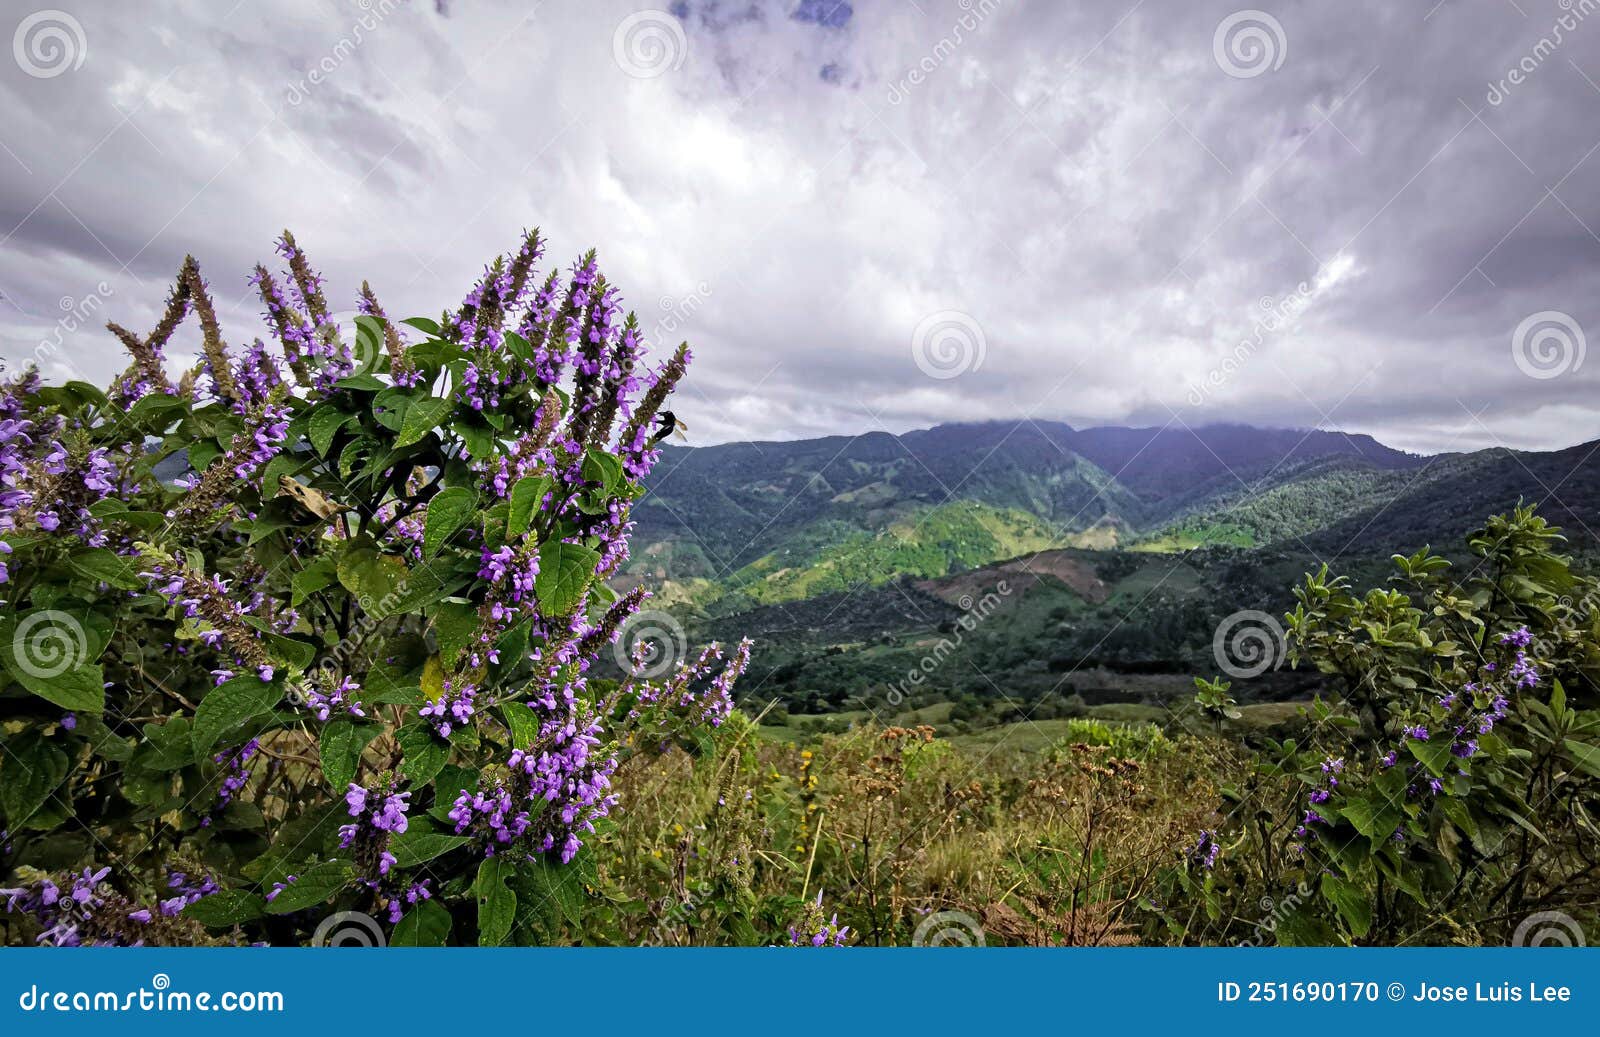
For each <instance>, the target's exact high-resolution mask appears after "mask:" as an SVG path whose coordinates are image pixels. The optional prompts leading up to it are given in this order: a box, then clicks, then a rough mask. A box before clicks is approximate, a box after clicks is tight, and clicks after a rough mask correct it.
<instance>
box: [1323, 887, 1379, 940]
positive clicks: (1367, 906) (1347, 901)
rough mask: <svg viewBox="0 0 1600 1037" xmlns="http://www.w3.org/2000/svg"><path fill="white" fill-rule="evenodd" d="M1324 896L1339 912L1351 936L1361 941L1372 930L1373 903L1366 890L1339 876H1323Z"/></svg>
mask: <svg viewBox="0 0 1600 1037" xmlns="http://www.w3.org/2000/svg"><path fill="white" fill-rule="evenodd" d="M1322 895H1323V896H1324V897H1326V898H1327V899H1328V902H1329V903H1331V904H1332V905H1333V906H1334V909H1335V910H1336V911H1338V912H1339V917H1340V918H1341V919H1343V920H1344V924H1345V927H1346V928H1347V929H1349V930H1350V935H1352V936H1354V937H1355V938H1356V939H1358V940H1359V939H1361V938H1362V937H1363V936H1365V935H1367V930H1369V929H1371V928H1372V901H1371V900H1370V899H1369V898H1368V897H1367V893H1366V890H1364V889H1362V888H1361V887H1360V886H1358V885H1356V884H1355V883H1353V882H1350V881H1347V880H1345V879H1342V878H1339V877H1338V876H1337V875H1323V876H1322Z"/></svg>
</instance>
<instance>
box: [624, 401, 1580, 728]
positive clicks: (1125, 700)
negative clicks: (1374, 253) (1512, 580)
mask: <svg viewBox="0 0 1600 1037" xmlns="http://www.w3.org/2000/svg"><path fill="white" fill-rule="evenodd" d="M1597 458H1600V442H1595V443H1588V444H1583V445H1581V446H1576V447H1571V448H1569V449H1566V450H1558V451H1549V452H1524V451H1513V450H1506V449H1492V450H1481V451H1477V452H1473V453H1462V454H1441V455H1435V456H1431V457H1421V456H1417V455H1415V454H1409V453H1406V452H1404V451H1400V450H1395V449H1392V448H1390V447H1387V446H1385V445H1383V444H1382V443H1379V442H1377V441H1376V440H1374V439H1372V438H1371V437H1369V436H1362V435H1351V434H1346V433H1342V432H1329V431H1320V430H1304V429H1272V428H1252V427H1248V426H1243V425H1216V426H1208V427H1203V428H1197V429H1189V428H1184V427H1169V428H1161V429H1156V428H1143V429H1133V428H1089V429H1076V428H1072V427H1071V426H1068V425H1065V424H1060V423H1053V422H1034V421H1025V422H1016V423H988V424H955V425H941V426H938V427H937V428H932V429H927V430H925V431H917V432H909V433H906V434H904V435H898V436H897V435H891V434H889V433H887V432H871V433H867V434H864V435H859V436H830V437H826V438H822V439H811V440H803V441H797V442H761V443H730V444H725V445H718V446H709V447H689V448H683V447H666V448H665V449H664V450H663V456H662V459H661V461H660V463H659V464H658V465H657V466H656V468H655V471H654V472H653V473H652V474H651V476H650V478H649V480H648V481H647V490H648V492H647V494H646V495H645V496H644V497H643V498H641V500H640V501H639V503H638V504H637V505H636V507H635V509H634V512H633V516H634V519H635V521H636V527H635V530H634V536H633V554H632V558H631V559H630V561H629V563H628V565H627V567H626V569H625V570H624V573H623V574H622V577H621V578H620V580H619V581H618V582H620V583H623V584H642V585H645V586H647V587H648V588H650V590H651V591H652V592H653V593H654V595H655V598H654V601H653V604H652V606H651V607H653V608H664V609H666V610H667V611H669V612H671V613H672V614H673V615H674V616H675V617H677V618H678V620H679V621H681V623H682V624H683V625H684V626H685V628H686V630H687V633H688V635H689V636H690V637H691V638H692V639H693V640H696V641H698V640H702V639H708V638H718V639H723V640H730V639H735V638H738V637H741V636H746V635H748V636H751V637H754V638H755V639H756V643H757V650H756V653H755V655H754V657H753V659H752V663H751V668H750V673H749V675H748V676H747V678H746V680H745V681H744V682H743V683H742V684H741V687H742V688H743V689H744V695H745V697H747V698H753V699H756V700H758V703H757V704H758V705H759V700H767V701H775V702H781V703H782V704H783V706H784V708H785V710H786V711H787V712H788V713H790V714H798V715H801V716H802V717H803V716H804V715H805V714H828V716H822V717H811V718H809V719H808V720H806V721H805V723H808V724H810V723H822V724H828V725H835V724H845V723H849V722H851V721H852V720H853V719H855V718H856V717H858V716H861V715H865V714H864V713H863V711H865V712H866V713H871V714H873V715H876V716H878V717H879V718H880V719H884V720H886V721H888V720H892V721H894V722H896V723H923V722H937V723H938V724H940V725H941V726H943V727H951V726H953V727H954V729H955V730H957V731H961V730H967V731H972V732H979V731H982V730H985V729H987V728H988V727H991V726H993V725H997V724H999V725H1003V724H1008V723H1021V722H1025V723H1026V724H1027V725H1029V726H1030V728H1031V727H1032V726H1033V725H1036V724H1037V723H1038V722H1039V721H1040V720H1041V719H1048V718H1050V717H1061V718H1064V717H1073V716H1083V715H1089V716H1097V717H1109V718H1119V717H1120V718H1128V717H1139V716H1143V717H1146V718H1149V717H1152V716H1159V715H1161V714H1162V712H1163V711H1166V710H1170V709H1172V708H1174V707H1175V706H1177V707H1181V706H1182V704H1183V703H1185V702H1188V701H1189V699H1190V698H1191V696H1192V691H1193V689H1192V686H1191V685H1192V678H1193V677H1194V676H1195V675H1197V674H1198V675H1207V674H1213V673H1218V672H1219V666H1220V664H1221V660H1220V659H1219V658H1218V655H1217V652H1218V649H1217V646H1216V640H1215V638H1216V634H1217V631H1218V630H1219V629H1221V628H1222V624H1223V623H1224V617H1228V616H1230V614H1232V613H1235V612H1238V611H1240V610H1251V611H1252V614H1254V615H1257V616H1261V615H1265V616H1281V615H1282V614H1283V613H1284V612H1285V611H1287V610H1288V609H1289V608H1291V607H1292V605H1293V599H1292V595H1291V588H1292V587H1293V586H1294V585H1295V584H1296V583H1297V582H1298V580H1299V577H1300V576H1301V574H1303V573H1305V572H1306V571H1308V570H1311V569H1314V568H1316V567H1317V566H1319V565H1320V564H1322V563H1324V562H1326V563H1328V564H1329V565H1330V566H1332V567H1333V568H1334V570H1335V571H1336V572H1341V573H1344V574H1346V575H1349V576H1350V577H1351V578H1352V579H1353V580H1355V582H1356V583H1357V585H1358V586H1362V585H1364V586H1371V585H1375V584H1376V583H1378V582H1380V581H1382V580H1383V579H1384V578H1385V575H1386V573H1387V572H1388V571H1389V568H1390V563H1389V557H1390V556H1391V555H1392V554H1393V553H1395V552H1399V551H1405V552H1407V553H1410V552H1413V551H1415V550H1417V549H1418V548H1420V547H1422V546H1424V545H1430V546H1432V547H1433V548H1434V549H1435V550H1436V551H1439V552H1441V553H1444V554H1446V555H1451V556H1454V557H1456V558H1458V559H1459V558H1461V557H1463V556H1464V553H1465V545H1464V537H1465V535H1466V534H1467V533H1469V532H1470V531H1471V530H1472V529H1474V528H1476V527H1477V526H1478V525H1480V524H1481V523H1482V521H1483V520H1484V519H1485V518H1486V517H1487V516H1489V515H1491V514H1494V513H1496V512H1501V511H1505V510H1507V509H1509V508H1512V507H1514V506H1515V505H1517V504H1518V503H1519V502H1520V501H1526V502H1530V503H1534V504H1536V505H1538V506H1539V510H1540V511H1541V513H1542V514H1544V515H1545V517H1546V518H1548V519H1549V520H1550V521H1552V522H1554V523H1555V524H1557V525H1559V526H1561V527H1563V528H1564V530H1565V532H1566V534H1567V536H1568V539H1569V543H1568V547H1569V549H1570V550H1571V551H1572V552H1573V553H1574V554H1578V555H1580V556H1585V555H1590V556H1591V557H1589V558H1581V559H1580V564H1591V565H1592V562H1593V557H1600V555H1594V554H1593V553H1594V552H1596V551H1597V549H1600V538H1597V537H1596V536H1595V535H1594V533H1593V532H1592V531H1593V530H1595V529H1600V460H1597ZM983 602H988V603H990V605H992V608H989V609H988V610H987V611H985V609H984V608H983V607H982V606H981V605H979V604H978V603H983ZM979 613H982V615H981V616H979ZM975 619H981V621H975ZM1280 662H1281V657H1280ZM930 663H931V665H930ZM913 672H915V673H917V674H918V677H917V679H916V680H915V681H910V680H909V675H910V674H912V673H913ZM1321 680H1323V678H1321V677H1320V676H1319V675H1316V674H1309V673H1305V672H1301V671H1296V670H1294V669H1293V668H1291V667H1289V666H1287V665H1286V664H1284V665H1279V666H1274V667H1272V668H1270V669H1268V670H1266V671H1265V672H1261V673H1258V674H1253V675H1251V676H1249V678H1248V679H1245V680H1236V681H1235V683H1236V684H1237V685H1238V686H1237V687H1236V688H1235V689H1234V693H1235V694H1236V695H1237V696H1238V698H1239V700H1240V701H1241V702H1242V703H1245V704H1246V713H1247V716H1256V717H1259V716H1261V715H1263V714H1264V715H1266V716H1268V717H1269V718H1272V719H1273V722H1284V723H1287V722H1288V721H1285V720H1283V718H1284V717H1285V716H1287V715H1289V714H1292V713H1294V712H1295V709H1294V708H1293V707H1289V706H1286V705H1280V703H1285V702H1294V701H1304V700H1305V699H1306V698H1309V697H1310V696H1311V695H1312V694H1313V693H1316V692H1318V691H1319V690H1322V685H1321V684H1320V683H1319V682H1320V681H1321ZM1141 711H1142V712H1141ZM1252 711H1253V712H1252ZM797 722H798V721H797ZM1062 722H1065V721H1062Z"/></svg>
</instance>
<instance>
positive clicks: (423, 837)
mask: <svg viewBox="0 0 1600 1037" xmlns="http://www.w3.org/2000/svg"><path fill="white" fill-rule="evenodd" d="M469 842H471V840H470V839H468V838H467V837H466V836H464V835H449V834H447V833H445V832H435V831H429V830H428V829H426V828H423V827H421V826H420V825H418V824H416V823H413V824H412V825H411V827H410V828H408V829H406V830H405V831H404V832H401V833H400V834H399V835H397V836H395V837H394V838H393V839H390V840H389V852H390V853H392V854H394V860H395V864H396V865H397V866H399V867H402V868H413V867H416V866H417V865H418V864H426V863H427V862H428V861H431V860H433V859H434V858H435V857H438V856H440V855H441V854H445V853H449V852H450V851H451V850H453V849H455V848H456V847H458V846H465V845H466V844H467V843H469Z"/></svg>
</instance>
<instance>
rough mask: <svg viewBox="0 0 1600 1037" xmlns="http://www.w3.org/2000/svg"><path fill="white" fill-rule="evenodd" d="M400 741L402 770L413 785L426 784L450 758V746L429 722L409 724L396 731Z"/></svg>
mask: <svg viewBox="0 0 1600 1037" xmlns="http://www.w3.org/2000/svg"><path fill="white" fill-rule="evenodd" d="M395 739H396V740H397V741H398V742H399V743H400V754H401V756H402V760H401V763H400V772H401V773H402V774H404V775H405V777H406V780H407V781H409V782H411V784H412V785H413V786H420V785H426V784H427V783H428V782H430V781H432V780H433V779H434V778H435V777H436V776H437V775H438V773H439V770H440V768H442V767H443V766H444V765H445V762H446V761H447V760H448V759H449V758H450V746H449V745H448V744H446V743H445V742H443V741H441V740H440V739H439V737H438V736H437V735H435V734H434V732H433V728H432V727H431V726H429V725H427V724H409V725H407V726H405V727H402V728H401V729H400V730H399V732H397V733H396V735H395Z"/></svg>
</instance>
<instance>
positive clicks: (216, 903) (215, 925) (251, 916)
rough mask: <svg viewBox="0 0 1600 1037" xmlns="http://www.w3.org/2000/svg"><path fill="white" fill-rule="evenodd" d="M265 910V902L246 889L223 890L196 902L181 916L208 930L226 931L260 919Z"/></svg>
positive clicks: (185, 909) (184, 910) (258, 895)
mask: <svg viewBox="0 0 1600 1037" xmlns="http://www.w3.org/2000/svg"><path fill="white" fill-rule="evenodd" d="M266 908H267V902H266V900H264V899H263V898H262V897H261V896H260V894H257V893H252V892H250V891H249V890H248V889H223V890H218V891H217V892H215V893H213V894H211V895H210V896H208V897H201V898H200V899H199V900H196V901H195V902H194V903H192V904H190V905H189V906H188V907H186V908H184V909H183V914H184V917H186V918H193V919H195V920H196V921H198V922H199V923H200V924H201V925H204V926H207V927H208V928H211V929H226V928H228V927H229V926H234V925H239V924H241V923H243V922H249V921H253V920H255V919H257V918H260V917H261V916H262V914H263V913H265V911H266Z"/></svg>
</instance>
